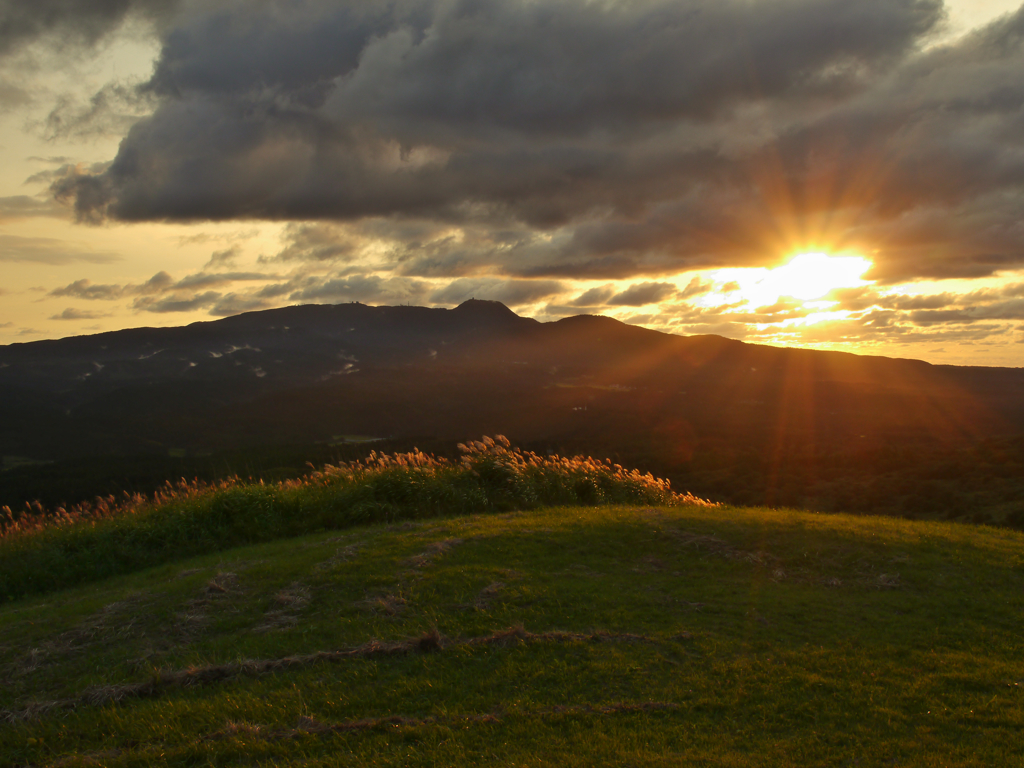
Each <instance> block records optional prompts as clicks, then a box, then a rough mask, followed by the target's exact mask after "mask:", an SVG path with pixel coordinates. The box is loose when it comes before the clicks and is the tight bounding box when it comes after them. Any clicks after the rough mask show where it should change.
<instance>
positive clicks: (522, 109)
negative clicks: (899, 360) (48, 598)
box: [0, 0, 1024, 367]
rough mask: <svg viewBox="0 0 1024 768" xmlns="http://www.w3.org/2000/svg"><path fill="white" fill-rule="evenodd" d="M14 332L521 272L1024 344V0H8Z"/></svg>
mask: <svg viewBox="0 0 1024 768" xmlns="http://www.w3.org/2000/svg"><path fill="white" fill-rule="evenodd" d="M0 274H2V276H3V277H2V280H0V344H10V343H19V342H25V341H35V340H39V339H50V338H61V337H65V336H73V335H78V334H88V333H96V332H101V331H109V330H117V329H120V328H129V327H140V326H168V325H184V324H187V323H191V322H196V321H208V320H214V319H217V318H221V317H225V316H229V315H233V314H237V313H239V312H246V311H252V310H260V309H269V308H273V307H279V306H285V305H289V304H309V303H341V302H351V301H359V302H363V303H366V304H372V305H381V304H390V305H395V304H415V305H426V306H439V307H453V306H456V305H458V304H459V303H461V302H462V301H465V300H467V299H470V298H478V299H493V300H498V301H502V302H504V303H505V304H507V305H508V306H510V307H511V308H512V309H514V310H515V311H516V312H518V313H519V314H522V315H526V316H529V317H535V318H537V319H538V320H542V321H551V320H557V319H559V318H562V317H567V316H571V315H577V314H605V315H610V316H613V317H616V318H618V319H620V320H623V321H625V322H628V323H633V324H637V325H643V326H646V327H649V328H654V329H657V330H662V331H668V332H672V333H678V334H686V335H688V334H702V333H715V334H720V335H723V336H727V337H730V338H736V339H742V340H744V341H748V342H753V343H767V344H775V345H785V346H803V347H811V348H818V349H838V350H845V351H850V352H857V353H862V354H881V355H888V356H895V357H912V358H918V359H923V360H928V361H930V362H933V363H951V364H958V365H1001V366H1014V367H1019V366H1024V6H1022V5H1020V4H1019V3H1018V2H1016V0H1012V1H1009V0H976V1H972V0H956V1H955V2H954V1H951V2H946V3H945V4H944V3H943V2H941V0H856V2H850V0H636V1H635V2H616V1H615V0H350V1H349V2H344V3H341V2H337V1H336V0H202V2H193V1H192V0H32V2H25V1H24V0H0Z"/></svg>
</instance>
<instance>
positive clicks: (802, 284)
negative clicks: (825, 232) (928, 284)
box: [737, 251, 872, 305]
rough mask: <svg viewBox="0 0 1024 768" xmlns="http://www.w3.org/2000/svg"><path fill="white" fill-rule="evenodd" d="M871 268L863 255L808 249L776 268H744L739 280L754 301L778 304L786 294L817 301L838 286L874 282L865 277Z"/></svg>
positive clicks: (744, 294)
mask: <svg viewBox="0 0 1024 768" xmlns="http://www.w3.org/2000/svg"><path fill="white" fill-rule="evenodd" d="M871 267H872V263H871V261H870V260H869V259H866V258H864V257H863V256H858V255H853V254H840V255H832V254H828V253H824V252H821V251H808V252H804V253H798V254H796V255H795V256H793V257H792V258H791V259H790V260H789V261H788V262H786V263H785V264H783V265H781V266H778V267H774V268H772V269H759V270H744V272H745V273H746V274H744V275H742V276H739V275H737V277H738V278H739V279H738V280H737V282H738V283H739V294H740V295H741V296H743V297H744V298H745V299H747V301H749V302H750V303H751V304H758V305H768V304H774V303H775V302H777V301H779V300H780V299H782V298H783V297H790V298H793V299H796V300H797V301H799V302H815V301H816V300H821V299H825V297H826V296H827V295H828V293H829V292H830V291H833V290H835V289H837V288H857V287H860V286H864V285H871V283H872V281H871V280H865V279H864V277H863V276H864V273H865V272H867V271H868V270H869V269H871Z"/></svg>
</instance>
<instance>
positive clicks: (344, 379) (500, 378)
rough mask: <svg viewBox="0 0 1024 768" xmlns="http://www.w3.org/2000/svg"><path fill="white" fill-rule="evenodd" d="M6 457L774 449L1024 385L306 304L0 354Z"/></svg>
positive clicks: (993, 409) (698, 343) (930, 426)
mask: <svg viewBox="0 0 1024 768" xmlns="http://www.w3.org/2000/svg"><path fill="white" fill-rule="evenodd" d="M0 422H2V424H3V426H2V428H0V452H2V453H3V454H5V455H9V456H25V457H30V458H35V459H53V458H64V457H71V456H82V455H96V454H107V453H109V454H125V453H134V452H140V451H141V452H154V453H166V452H167V451H169V450H171V451H173V450H178V451H186V452H203V451H210V450H222V449H226V448H234V447H238V446H249V445H252V444H253V443H254V442H255V443H259V444H267V445H271V444H278V443H285V442H293V443H294V442H314V441H331V440H337V439H340V437H341V436H345V435H361V436H372V437H393V438H402V437H413V438H415V437H436V438H453V439H463V438H465V437H466V436H468V435H472V434H481V433H494V432H502V433H505V434H508V435H509V436H510V437H513V438H514V439H521V440H544V439H550V440H560V439H583V438H588V437H602V436H608V435H611V434H616V435H619V436H620V437H621V439H622V440H624V441H629V440H633V439H637V438H647V437H650V436H653V437H654V438H656V439H658V440H659V441H661V442H665V443H667V444H672V445H674V446H676V448H677V449H678V450H680V451H682V452H684V453H685V452H690V451H692V450H694V449H695V448H697V447H698V446H700V445H701V444H702V443H707V442H708V441H712V442H713V441H733V440H743V441H744V442H745V443H746V444H748V445H751V446H756V447H761V448H765V449H768V448H771V449H775V450H777V449H779V448H780V447H785V446H788V445H790V444H799V445H801V446H804V447H807V446H825V447H835V446H844V445H846V446H850V445H854V446H863V445H867V444H875V445H879V444H885V443H887V442H891V441H893V440H908V439H912V440H928V441H934V440H938V441H943V442H945V441H957V440H963V439H970V438H974V437H979V436H987V435H994V434H1005V433H1013V432H1018V431H1020V430H1022V429H1024V370H1022V369H1000V368H980V367H955V366H935V365H930V364H928V363H924V362H921V361H917V360H902V359H890V358H883V357H871V356H861V355H852V354H846V353H840V352H821V351H811V350H800V349H785V348H776V347H769V346H761V345H755V344H745V343H742V342H739V341H733V340H729V339H725V338H721V337H718V336H690V337H681V336H674V335H671V334H665V333H659V332H656V331H651V330H646V329H643V328H638V327H635V326H629V325H625V324H623V323H620V322H618V321H616V320H613V319H611V318H607V317H595V316H579V317H571V318H567V319H564V320H561V321H559V322H554V323H539V322H536V321H534V320H531V319H527V318H522V317H519V316H517V315H516V314H515V313H513V312H512V311H511V310H509V309H508V308H507V307H505V306H504V305H502V304H500V303H497V302H488V301H479V300H473V301H468V302H466V303H464V304H462V305H460V306H459V307H457V308H455V309H451V310H447V309H427V308H424V307H370V306H366V305H363V304H340V305H333V306H332V305H308V306H294V307H285V308H282V309H274V310H267V311H262V312H250V313H245V314H242V315H237V316H235V317H230V318H226V319H223V320H217V321H213V322H204V323H193V324H192V325H188V326H185V327H179V328H135V329H130V330H123V331H114V332H110V333H101V334H96V335H93V336H78V337H72V338H67V339H61V340H56V341H38V342H31V343H27V344H12V345H8V346H4V347H0Z"/></svg>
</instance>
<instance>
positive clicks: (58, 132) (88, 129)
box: [40, 81, 155, 141]
mask: <svg viewBox="0 0 1024 768" xmlns="http://www.w3.org/2000/svg"><path fill="white" fill-rule="evenodd" d="M154 106H155V101H154V99H153V96H152V94H150V93H149V92H148V91H145V90H142V89H140V88H139V87H138V86H137V85H134V84H132V83H125V82H118V81H115V82H110V83H107V84H106V85H104V86H103V87H102V88H100V90H98V91H96V93H94V94H92V96H90V97H89V98H88V99H86V100H79V99H76V98H74V97H72V96H70V95H64V96H61V97H59V98H58V99H57V103H56V104H55V105H54V107H53V108H52V109H51V110H50V113H49V114H48V115H47V116H46V119H45V120H44V121H43V123H42V125H41V126H40V128H41V132H42V135H43V137H44V138H45V139H47V140H48V141H54V140H57V139H68V138H77V139H81V138H90V137H97V136H122V135H124V134H125V133H126V132H127V131H128V129H129V128H131V126H132V125H134V124H135V123H136V122H137V121H138V120H139V119H141V118H142V117H144V116H146V115H148V114H149V113H150V112H152V111H153V108H154Z"/></svg>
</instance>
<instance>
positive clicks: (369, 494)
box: [0, 436, 708, 601]
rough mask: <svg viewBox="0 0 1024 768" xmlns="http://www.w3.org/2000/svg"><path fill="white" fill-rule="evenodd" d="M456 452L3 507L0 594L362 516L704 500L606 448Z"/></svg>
mask: <svg viewBox="0 0 1024 768" xmlns="http://www.w3.org/2000/svg"><path fill="white" fill-rule="evenodd" d="M459 448H460V449H461V450H462V452H463V456H462V458H461V460H460V461H454V462H453V461H449V460H447V459H445V458H439V457H436V456H433V455H428V454H425V453H423V452H421V451H412V452H409V453H399V454H378V453H377V452H375V451H373V452H371V453H370V456H369V458H367V459H366V460H365V461H353V462H349V463H339V464H338V465H330V464H328V465H326V466H324V467H322V468H320V469H319V470H315V471H312V472H311V473H310V474H309V475H307V476H305V477H303V478H300V479H297V480H288V481H283V482H280V483H272V484H265V483H263V482H262V481H258V482H254V481H252V480H246V481H243V480H241V479H240V478H237V477H235V478H230V479H227V480H222V481H220V482H216V483H209V484H208V483H200V482H197V481H193V482H188V481H185V480H182V481H181V482H179V483H178V484H171V483H168V484H167V486H166V487H165V488H164V489H162V490H160V491H158V492H156V493H155V494H153V495H152V496H149V497H147V496H142V495H138V494H136V495H134V496H127V495H126V496H125V497H124V498H123V499H120V500H118V499H116V498H114V497H110V498H106V499H103V498H99V499H97V500H96V501H95V502H94V503H92V504H81V505H78V506H76V507H73V508H70V509H64V508H60V509H57V510H52V511H51V510H45V509H43V508H42V506H41V505H39V504H38V503H37V504H35V505H26V508H25V509H23V510H19V511H18V512H15V511H14V510H11V509H10V508H9V507H3V515H4V517H3V518H0V601H2V600H4V599H6V600H13V599H17V598H19V597H21V596H22V595H27V594H33V593H40V592H45V591H48V590H52V589H59V588H61V587H65V586H68V585H71V584H76V583H81V582H83V581H90V580H95V579H99V578H103V577H106V576H111V575H115V574H120V573H129V572H131V571H134V570H138V569H140V568H145V567H149V566H152V565H154V564H157V563H162V562H167V561H169V560H174V559H177V558H181V557H186V556H191V555H196V554H200V553H204V552H215V551H218V550H222V549H225V548H228V547H232V546H238V545H240V544H247V543H252V542H258V541H270V540H272V539H276V538H281V537H286V536H296V535H300V534H304V533H309V532H311V531H317V530H326V529H336V528H344V527H347V526H352V525H356V524H359V523H366V522H373V521H383V522H390V521H394V520H398V519H413V518H421V517H436V516H439V515H453V514H467V513H471V512H486V511H505V510H510V509H532V508H535V507H538V506H542V505H552V504H570V505H576V504H582V505H595V504H612V503H617V504H622V503H639V504H698V505H700V504H704V505H706V504H708V502H705V501H702V500H701V499H697V498H695V497H693V496H692V495H689V494H682V495H680V494H677V493H675V492H673V491H672V489H671V488H670V486H669V483H668V481H666V480H662V479H659V478H655V477H653V476H652V475H651V474H650V473H647V474H641V473H640V472H638V471H637V470H629V469H625V468H623V467H622V466H620V465H618V464H613V463H612V462H611V461H610V460H606V461H598V460H595V459H593V458H590V457H584V456H576V457H573V458H566V457H561V456H555V455H552V456H540V455H538V454H536V453H532V452H523V451H520V450H519V449H517V448H512V447H511V446H510V445H509V443H508V440H507V439H505V438H504V437H502V436H498V438H497V439H496V440H492V439H491V438H489V437H485V438H484V439H483V440H481V441H471V442H470V443H469V444H460V445H459Z"/></svg>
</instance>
